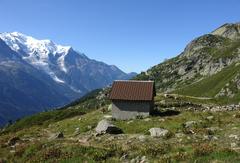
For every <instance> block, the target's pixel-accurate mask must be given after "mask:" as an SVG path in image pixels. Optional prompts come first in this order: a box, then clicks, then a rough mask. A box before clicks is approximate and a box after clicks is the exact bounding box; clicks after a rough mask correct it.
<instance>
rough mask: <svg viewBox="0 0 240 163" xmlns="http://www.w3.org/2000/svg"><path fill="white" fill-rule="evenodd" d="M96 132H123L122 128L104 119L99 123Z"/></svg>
mask: <svg viewBox="0 0 240 163" xmlns="http://www.w3.org/2000/svg"><path fill="white" fill-rule="evenodd" d="M96 132H97V133H98V134H105V133H109V134H121V133H122V130H121V129H120V128H118V127H116V126H115V125H113V124H111V123H110V122H108V121H107V120H105V119H104V120H101V121H100V122H99V123H98V125H97V127H96Z"/></svg>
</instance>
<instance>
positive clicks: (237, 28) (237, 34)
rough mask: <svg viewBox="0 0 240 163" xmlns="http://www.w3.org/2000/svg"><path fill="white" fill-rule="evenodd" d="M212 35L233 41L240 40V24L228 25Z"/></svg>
mask: <svg viewBox="0 0 240 163" xmlns="http://www.w3.org/2000/svg"><path fill="white" fill-rule="evenodd" d="M211 34H213V35H218V36H222V37H225V38H229V39H231V40H237V39H240V22H238V23H226V24H224V25H222V26H221V27H219V28H217V29H216V30H214V31H213V32H212V33H211Z"/></svg>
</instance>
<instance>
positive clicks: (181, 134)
mask: <svg viewBox="0 0 240 163" xmlns="http://www.w3.org/2000/svg"><path fill="white" fill-rule="evenodd" d="M175 136H176V137H177V138H182V137H184V136H185V135H184V134H183V133H176V134H175Z"/></svg>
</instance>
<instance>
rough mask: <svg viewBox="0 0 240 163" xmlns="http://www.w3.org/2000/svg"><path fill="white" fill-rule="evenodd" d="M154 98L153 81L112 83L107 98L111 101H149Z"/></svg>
mask: <svg viewBox="0 0 240 163" xmlns="http://www.w3.org/2000/svg"><path fill="white" fill-rule="evenodd" d="M154 96H155V86H154V82H153V81H133V80H126V81H114V82H113V85H112V90H111V92H110V95H109V98H110V99H111V100H130V101H151V100H153V98H154Z"/></svg>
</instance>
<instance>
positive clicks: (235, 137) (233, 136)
mask: <svg viewBox="0 0 240 163" xmlns="http://www.w3.org/2000/svg"><path fill="white" fill-rule="evenodd" d="M228 137H229V138H234V139H236V140H238V136H237V135H234V134H231V135H229V136H228Z"/></svg>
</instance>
